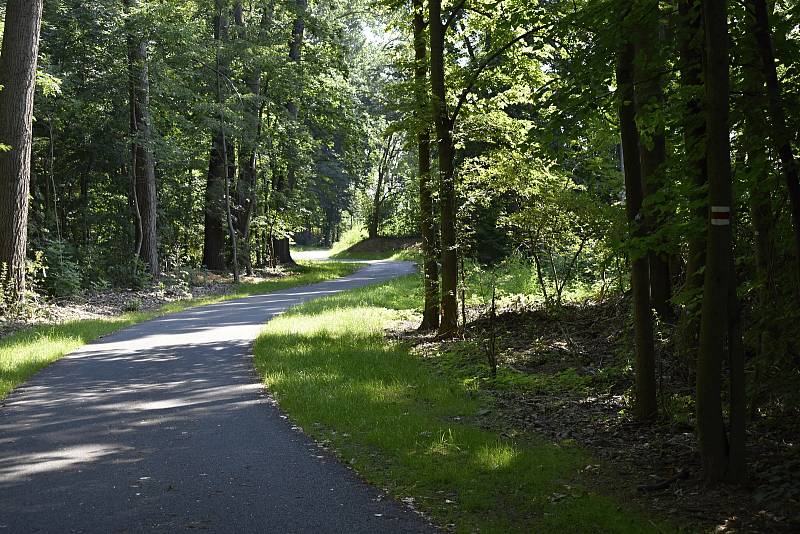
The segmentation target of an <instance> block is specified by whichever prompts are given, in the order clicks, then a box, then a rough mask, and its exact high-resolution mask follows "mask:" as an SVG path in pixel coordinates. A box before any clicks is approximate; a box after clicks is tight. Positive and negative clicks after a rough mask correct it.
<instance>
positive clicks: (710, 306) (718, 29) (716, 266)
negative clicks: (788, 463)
mask: <svg viewBox="0 0 800 534" xmlns="http://www.w3.org/2000/svg"><path fill="white" fill-rule="evenodd" d="M703 7H704V17H705V28H706V60H705V62H704V74H705V76H704V79H705V88H706V89H705V91H706V110H707V111H706V132H707V138H706V161H707V165H708V184H709V194H708V199H709V203H710V213H709V218H708V220H707V236H708V237H707V243H708V245H707V249H706V267H705V278H704V284H703V287H704V291H703V307H702V316H701V323H700V348H699V351H698V355H697V403H696V404H697V432H698V437H699V440H700V451H701V457H702V462H703V468H704V471H705V477H706V479H707V480H708V481H709V482H718V481H721V480H723V479H724V478H725V477H726V474H727V470H728V457H729V456H728V454H729V453H728V440H727V436H726V432H725V423H724V421H723V416H722V401H721V398H720V394H721V389H722V379H721V372H722V362H723V360H724V359H725V337H726V334H728V327H727V326H728V325H727V322H726V321H725V320H721V319H720V318H726V317H728V313H729V308H730V306H729V291H730V290H731V287H730V286H731V272H730V270H731V265H732V261H731V226H730V215H731V199H732V195H731V174H730V138H729V135H730V132H729V130H728V127H729V126H728V99H729V90H730V89H729V74H728V21H727V6H726V4H725V1H724V0H704V2H703Z"/></svg>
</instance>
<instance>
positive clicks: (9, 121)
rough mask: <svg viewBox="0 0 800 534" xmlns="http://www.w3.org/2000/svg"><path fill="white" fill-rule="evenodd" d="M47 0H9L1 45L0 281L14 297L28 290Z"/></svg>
mask: <svg viewBox="0 0 800 534" xmlns="http://www.w3.org/2000/svg"><path fill="white" fill-rule="evenodd" d="M41 21H42V0H8V2H6V18H5V30H4V32H3V45H2V49H1V50H0V85H2V86H3V89H2V91H0V144H4V145H7V146H9V147H10V150H7V151H5V150H2V151H0V213H2V214H3V217H2V222H0V269H2V270H1V271H0V285H5V286H6V287H5V293H6V294H7V295H8V296H9V297H10V298H11V299H12V300H22V299H23V298H24V295H25V253H26V247H27V239H28V196H29V192H30V179H31V142H32V132H33V96H34V92H35V88H36V60H37V56H38V53H39V29H40V26H41Z"/></svg>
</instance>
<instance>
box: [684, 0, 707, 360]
mask: <svg viewBox="0 0 800 534" xmlns="http://www.w3.org/2000/svg"><path fill="white" fill-rule="evenodd" d="M678 10H679V15H680V21H681V25H680V30H679V36H680V55H681V59H680V67H681V80H680V81H681V86H682V88H683V89H684V91H686V92H687V93H689V94H690V96H689V97H688V100H687V102H686V107H685V111H684V117H683V145H684V157H685V160H686V170H687V173H688V174H689V178H690V180H691V183H692V185H693V194H692V196H691V198H690V201H691V202H692V203H693V204H695V205H696V207H695V208H694V209H693V210H692V211H691V219H692V230H691V231H690V233H689V235H688V242H689V249H688V261H687V264H686V280H685V282H684V287H683V292H684V294H686V295H689V296H690V297H691V298H690V300H689V302H688V303H687V305H686V307H685V308H684V310H683V312H682V313H681V318H680V322H679V327H678V333H677V336H676V337H677V345H678V351H679V353H680V354H681V355H682V356H683V359H684V360H686V361H687V362H691V361H692V360H693V359H694V356H695V354H696V353H697V343H698V336H699V330H700V310H699V303H700V300H701V299H700V298H699V293H700V292H701V289H702V287H703V274H702V272H703V271H702V269H703V266H704V265H705V261H706V236H705V220H706V213H707V208H706V205H705V202H703V201H704V200H705V198H706V197H705V191H704V188H705V186H706V184H707V183H708V171H707V168H706V157H705V136H706V124H705V117H704V115H703V97H702V94H700V91H701V90H702V89H701V88H702V83H703V80H702V75H703V60H702V59H703V39H704V31H703V9H702V1H701V0H681V1H680V3H679V4H678ZM693 366H694V365H693V363H692V367H693Z"/></svg>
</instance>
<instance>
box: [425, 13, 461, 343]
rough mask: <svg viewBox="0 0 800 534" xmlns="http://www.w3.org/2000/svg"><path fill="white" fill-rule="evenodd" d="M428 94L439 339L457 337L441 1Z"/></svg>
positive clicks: (434, 19)
mask: <svg viewBox="0 0 800 534" xmlns="http://www.w3.org/2000/svg"><path fill="white" fill-rule="evenodd" d="M428 9H429V24H430V34H431V35H430V39H431V46H430V48H431V90H432V91H431V92H432V97H433V98H432V104H433V115H434V119H435V123H436V138H437V142H438V148H439V151H438V155H439V209H440V211H441V218H440V221H439V224H440V225H441V246H442V250H441V253H442V286H441V288H442V292H441V298H442V307H441V322H440V324H439V335H440V336H453V335H455V334H457V333H458V304H457V299H456V290H457V288H458V254H457V250H456V206H455V196H456V193H455V181H454V175H455V169H454V161H453V160H454V157H455V147H454V146H453V132H452V127H453V125H452V123H451V121H450V117H449V114H448V111H447V100H446V99H447V91H446V87H445V79H444V76H445V73H444V33H445V27H444V24H443V23H442V2H441V0H429V2H428Z"/></svg>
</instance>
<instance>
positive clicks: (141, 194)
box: [124, 0, 159, 277]
mask: <svg viewBox="0 0 800 534" xmlns="http://www.w3.org/2000/svg"><path fill="white" fill-rule="evenodd" d="M124 3H125V10H126V11H127V12H128V13H129V14H130V11H131V10H132V9H136V8H137V7H138V3H139V2H138V0H124ZM126 31H127V42H128V80H129V82H128V84H129V85H128V88H129V99H130V101H129V105H130V130H131V152H132V160H133V182H134V187H135V188H136V201H137V207H138V211H139V213H138V218H137V222H140V224H141V236H140V237H141V251H140V254H141V258H142V259H143V260H144V263H145V265H147V269H148V271H149V272H150V274H151V275H152V276H153V277H158V275H159V263H158V233H157V226H156V214H157V211H158V207H157V202H158V201H157V198H156V172H155V162H154V157H153V145H152V139H151V127H150V80H149V77H148V66H147V41H146V40H145V39H144V38H143V37H142V36H141V32H140V30H139V29H138V28H136V25H135V23H134V21H132V20H131V19H130V18H129V19H128V28H127V30H126Z"/></svg>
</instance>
